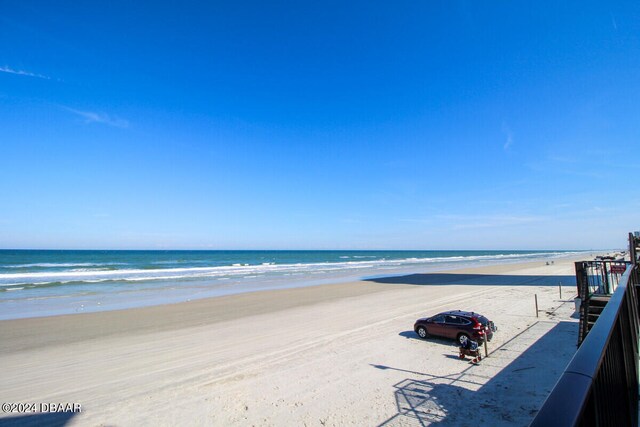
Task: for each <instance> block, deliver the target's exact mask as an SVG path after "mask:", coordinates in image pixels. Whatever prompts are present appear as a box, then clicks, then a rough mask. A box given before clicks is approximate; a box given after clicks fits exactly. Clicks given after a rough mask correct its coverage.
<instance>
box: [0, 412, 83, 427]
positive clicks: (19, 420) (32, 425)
mask: <svg viewBox="0 0 640 427" xmlns="http://www.w3.org/2000/svg"><path fill="white" fill-rule="evenodd" d="M75 415H76V413H75V412H51V413H42V414H32V415H16V416H14V417H8V418H0V427H36V426H47V427H63V426H65V425H67V424H68V423H69V422H70V421H71V419H72V418H73V417H74V416H75Z"/></svg>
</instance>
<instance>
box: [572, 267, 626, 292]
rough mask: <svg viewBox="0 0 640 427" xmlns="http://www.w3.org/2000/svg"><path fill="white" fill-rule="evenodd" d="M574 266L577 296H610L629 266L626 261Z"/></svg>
mask: <svg viewBox="0 0 640 427" xmlns="http://www.w3.org/2000/svg"><path fill="white" fill-rule="evenodd" d="M575 265H576V280H577V281H578V296H579V297H580V298H581V299H582V300H583V301H585V300H587V299H589V298H590V297H591V296H593V295H611V294H613V292H614V291H615V290H616V288H617V287H618V283H620V278H621V277H622V275H623V274H624V272H625V271H626V269H627V266H628V265H629V262H628V261H579V262H576V263H575Z"/></svg>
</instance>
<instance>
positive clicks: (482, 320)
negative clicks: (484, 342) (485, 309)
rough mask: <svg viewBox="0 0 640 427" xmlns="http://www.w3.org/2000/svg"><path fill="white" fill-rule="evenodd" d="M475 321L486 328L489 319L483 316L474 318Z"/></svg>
mask: <svg viewBox="0 0 640 427" xmlns="http://www.w3.org/2000/svg"><path fill="white" fill-rule="evenodd" d="M476 320H478V322H480V324H481V325H482V326H487V325H488V324H489V319H487V318H486V317H484V316H478V317H476Z"/></svg>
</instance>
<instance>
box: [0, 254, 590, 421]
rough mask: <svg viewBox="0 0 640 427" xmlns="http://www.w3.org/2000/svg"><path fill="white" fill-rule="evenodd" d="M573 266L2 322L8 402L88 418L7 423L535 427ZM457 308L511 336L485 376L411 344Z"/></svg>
mask: <svg viewBox="0 0 640 427" xmlns="http://www.w3.org/2000/svg"><path fill="white" fill-rule="evenodd" d="M578 258H579V259H585V258H588V255H587V254H583V255H580V256H576V258H575V259H578ZM573 261H574V258H565V259H562V260H555V262H554V263H553V264H550V265H547V264H545V262H541V261H536V262H532V263H523V264H505V265H497V266H490V267H479V268H473V269H462V270H453V271H447V272H438V273H429V274H419V273H416V274H412V275H408V276H401V277H392V278H380V279H372V280H368V281H361V282H353V283H341V284H334V285H321V286H314V287H307V288H298V289H284V290H276V291H261V292H253V293H247V294H241V295H232V296H224V297H218V298H210V299H203V300H197V301H191V302H185V303H179V304H170V305H162V306H155V307H145V308H136V309H129V310H121V311H109V312H100V313H87V314H77V315H65V316H55V317H44V318H31V319H19V320H7V321H2V322H0V366H2V382H1V383H0V401H1V402H13V403H56V404H67V403H70V404H74V403H75V404H80V405H81V408H82V411H81V412H80V413H64V414H18V413H3V414H1V415H0V416H1V418H0V425H13V424H15V425H31V423H33V425H37V423H58V425H63V424H65V423H67V424H66V425H74V426H76V425H78V426H85V425H86V426H96V425H117V426H137V425H261V426H264V425H317V426H329V425H333V426H343V425H370V426H376V425H429V424H432V423H436V424H443V425H469V426H475V425H478V423H480V425H526V424H527V423H528V422H529V421H530V420H531V419H532V418H533V416H534V415H535V413H536V411H537V409H538V408H539V407H540V405H541V404H542V402H543V401H544V399H545V397H546V395H547V393H548V391H549V390H551V388H552V387H553V385H554V384H555V381H556V380H557V378H558V377H559V375H560V373H561V372H562V370H563V369H564V367H565V366H566V364H567V363H568V362H569V360H570V359H571V356H572V355H573V353H574V351H575V348H576V337H577V323H576V322H577V321H576V319H575V318H574V317H572V315H573V312H574V303H573V297H574V296H575V279H574V267H573ZM560 282H561V283H562V285H563V290H562V292H563V293H562V299H560V297H559V290H558V284H559V283H560ZM536 294H537V297H538V304H539V309H540V312H539V315H538V317H537V316H536V313H535V306H534V295H536ZM451 309H461V310H469V311H477V312H480V313H482V314H484V315H486V316H487V317H489V318H490V319H491V320H493V321H494V322H495V323H496V325H497V326H498V328H499V330H498V332H497V333H496V334H495V336H494V339H493V340H492V342H490V343H489V345H488V350H489V357H488V358H486V359H484V360H483V361H482V362H481V363H480V365H478V366H475V365H472V364H470V363H469V361H461V360H459V359H458V358H457V347H456V346H455V343H453V342H451V341H447V340H442V339H428V340H421V339H418V337H417V335H416V334H415V333H414V332H413V323H414V321H415V320H416V319H417V318H418V317H422V316H426V315H433V314H436V313H438V312H440V311H444V310H451Z"/></svg>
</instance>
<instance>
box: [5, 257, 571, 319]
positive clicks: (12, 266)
mask: <svg viewBox="0 0 640 427" xmlns="http://www.w3.org/2000/svg"><path fill="white" fill-rule="evenodd" d="M572 253H575V252H566V251H108V250H100V251H94V250H90V251H89V250H86V251H75V250H0V319H12V318H24V317H35V316H48V315H58V314H71V313H81V312H92V311H103V310H114V309H121V308H130V307H140V306H147V305H155V304H165V303H173V302H181V301H188V300H192V299H197V298H206V297H212V296H220V295H228V294H234V293H241V292H250V291H257V290H267V289H281V288H291V287H301V286H310V285H315V284H323V283H332V282H342V281H350V280H358V279H363V278H370V277H379V276H391V275H398V274H407V273H415V272H428V271H438V270H443V269H451V268H456V267H467V266H474V265H478V266H479V265H488V264H494V263H505V262H521V261H528V260H544V259H546V260H548V259H553V258H558V257H563V256H567V255H568V254H572Z"/></svg>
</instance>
